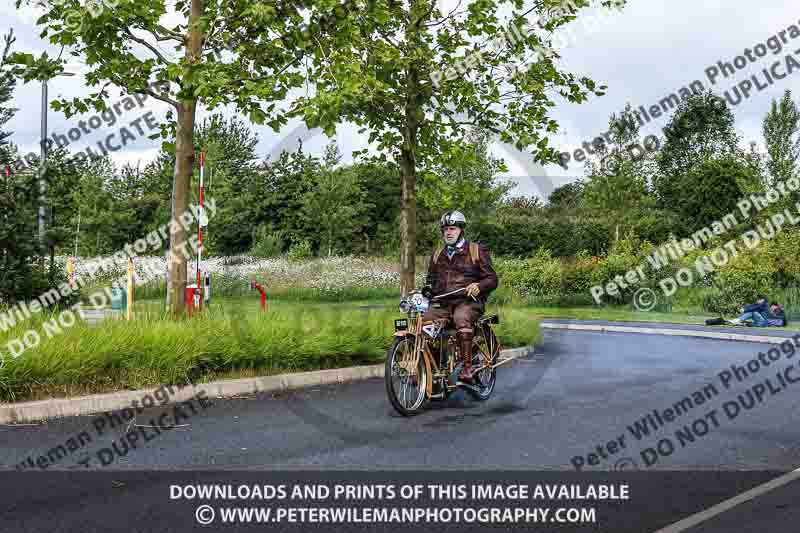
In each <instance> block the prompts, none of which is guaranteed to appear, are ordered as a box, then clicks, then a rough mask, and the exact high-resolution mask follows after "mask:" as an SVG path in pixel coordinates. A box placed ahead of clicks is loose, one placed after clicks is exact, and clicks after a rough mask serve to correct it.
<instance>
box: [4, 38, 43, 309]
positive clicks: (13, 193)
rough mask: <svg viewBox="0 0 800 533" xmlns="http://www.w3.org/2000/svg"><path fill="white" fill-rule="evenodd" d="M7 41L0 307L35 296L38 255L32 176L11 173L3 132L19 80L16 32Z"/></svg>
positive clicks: (12, 156) (12, 151)
mask: <svg viewBox="0 0 800 533" xmlns="http://www.w3.org/2000/svg"><path fill="white" fill-rule="evenodd" d="M4 40H5V46H4V47H3V53H2V56H0V304H3V305H7V304H12V303H14V302H16V301H18V300H25V299H28V298H30V297H31V296H32V294H33V290H34V289H33V285H34V281H33V277H34V273H33V269H32V263H33V261H34V258H35V257H37V256H38V255H39V254H38V240H37V238H36V236H35V235H36V233H35V231H36V229H35V226H34V216H33V213H34V212H35V211H34V207H33V201H32V200H33V196H32V193H33V191H34V190H35V189H34V188H33V187H32V185H33V177H32V176H29V175H25V174H24V173H16V172H12V171H11V162H12V161H14V160H15V159H16V149H15V147H14V146H13V145H11V144H10V143H9V142H8V138H9V137H10V136H11V132H8V131H5V130H3V126H4V125H5V124H6V123H7V122H8V121H9V120H10V119H11V118H12V117H13V116H14V112H15V111H16V110H15V109H14V108H11V107H9V106H8V105H7V104H8V102H9V101H10V100H11V98H12V96H13V92H14V86H15V81H16V80H15V79H14V77H13V75H12V74H11V73H10V70H9V68H8V57H9V51H10V50H11V46H12V45H13V44H14V41H15V40H16V39H15V38H14V32H13V30H11V31H9V32H8V34H7V35H6V36H5V39H4Z"/></svg>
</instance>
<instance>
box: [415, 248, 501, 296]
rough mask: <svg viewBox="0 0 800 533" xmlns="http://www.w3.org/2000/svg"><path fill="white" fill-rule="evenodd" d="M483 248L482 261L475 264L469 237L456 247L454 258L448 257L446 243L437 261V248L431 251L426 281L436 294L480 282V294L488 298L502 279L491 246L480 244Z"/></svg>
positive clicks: (480, 249) (481, 252)
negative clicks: (434, 260) (434, 258)
mask: <svg viewBox="0 0 800 533" xmlns="http://www.w3.org/2000/svg"><path fill="white" fill-rule="evenodd" d="M479 251H480V253H479V256H478V262H477V263H476V264H473V263H472V258H471V257H470V254H469V241H468V240H466V239H465V240H464V245H463V246H462V247H461V248H457V249H456V253H455V255H453V258H452V259H450V258H449V257H447V248H446V247H445V249H444V250H442V252H441V253H440V254H439V257H438V259H437V261H436V263H434V262H433V257H434V255H435V254H436V252H434V253H433V254H431V258H430V262H429V266H428V276H427V279H426V281H425V284H426V285H428V286H430V287H431V288H432V289H433V294H434V296H435V295H438V294H443V293H446V292H449V291H452V290H455V289H460V288H461V287H466V286H467V285H469V284H470V283H477V284H478V286H479V287H480V289H481V292H480V294H479V295H478V296H477V298H478V299H479V300H481V301H482V302H485V301H486V298H487V297H488V296H489V293H491V292H492V291H493V290H495V289H496V288H497V283H498V280H497V273H496V272H495V271H494V268H493V267H492V258H491V256H490V255H489V249H488V248H487V247H486V246H485V245H483V244H480V245H479ZM462 298H466V296H464V295H463V293H459V295H458V299H462Z"/></svg>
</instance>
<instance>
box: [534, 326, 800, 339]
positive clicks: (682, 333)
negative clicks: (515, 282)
mask: <svg viewBox="0 0 800 533" xmlns="http://www.w3.org/2000/svg"><path fill="white" fill-rule="evenodd" d="M540 327H541V328H542V329H572V330H578V331H600V332H603V331H609V332H614V333H646V334H650V335H675V336H679V337H701V338H706V339H720V340H726V341H744V342H763V343H767V344H780V343H782V342H784V341H791V340H792V339H793V337H768V336H766V335H744V334H740V333H722V332H716V331H702V330H696V329H667V328H647V327H634V326H603V325H595V324H562V323H555V322H542V323H541V324H540Z"/></svg>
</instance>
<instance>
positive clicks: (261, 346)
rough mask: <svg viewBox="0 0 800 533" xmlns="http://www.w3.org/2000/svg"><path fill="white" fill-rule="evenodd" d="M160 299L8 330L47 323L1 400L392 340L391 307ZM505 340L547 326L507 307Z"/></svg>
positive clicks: (273, 364)
mask: <svg viewBox="0 0 800 533" xmlns="http://www.w3.org/2000/svg"><path fill="white" fill-rule="evenodd" d="M157 305H158V304H153V306H152V307H151V309H153V310H152V311H149V310H148V311H139V310H138V309H139V308H137V316H136V319H135V320H133V321H130V322H128V321H124V320H105V321H103V322H101V323H100V324H98V325H97V326H96V327H93V328H90V327H89V326H88V325H87V324H86V323H84V322H81V321H78V322H76V323H75V325H74V326H72V327H70V328H65V329H64V332H63V333H62V334H60V335H55V336H53V337H52V338H50V337H48V336H47V335H46V334H44V333H42V330H41V326H42V323H43V322H44V321H46V320H50V319H52V318H54V317H55V315H54V314H50V315H38V316H37V317H35V318H34V319H32V320H29V321H27V322H26V323H24V324H20V325H17V326H16V327H15V328H13V329H12V330H10V331H7V332H5V333H2V334H0V343H2V344H0V346H3V347H4V346H5V344H6V343H7V342H8V341H9V340H11V339H14V338H17V337H20V336H22V335H23V334H24V333H25V331H26V330H28V329H29V328H35V329H37V330H38V331H39V333H40V335H41V337H42V340H41V343H40V344H39V345H38V346H36V347H34V348H30V349H28V350H26V351H25V352H24V353H23V354H22V355H21V356H20V357H18V358H9V359H7V360H6V362H5V365H4V366H3V367H2V368H0V400H2V401H19V400H22V399H27V398H31V397H41V396H42V395H43V394H45V395H48V396H53V395H61V394H70V393H74V391H76V390H82V391H87V392H89V391H91V392H100V391H106V390H119V389H125V388H133V389H137V388H142V387H148V386H157V385H159V384H162V383H164V384H170V383H175V382H177V381H178V380H181V379H184V378H186V377H191V378H192V379H196V380H200V381H202V380H203V378H204V376H217V375H219V374H220V373H224V372H229V371H240V370H251V371H257V372H256V373H262V374H273V373H278V372H290V371H301V370H312V369H320V368H337V367H343V366H351V365H357V364H369V363H377V362H380V361H381V360H382V358H383V355H384V353H385V351H386V349H387V347H388V346H389V344H390V343H391V338H392V334H393V327H392V324H393V322H392V320H393V319H394V318H398V317H399V316H400V315H399V313H398V312H397V311H396V309H395V308H394V307H392V308H378V309H375V308H372V307H368V308H353V307H352V306H349V307H348V306H343V305H332V306H331V305H321V306H308V305H301V304H288V303H285V304H282V305H274V306H272V307H271V308H270V309H269V311H268V312H267V313H258V312H254V310H255V308H254V307H253V305H254V304H253V303H252V302H251V303H248V304H244V305H240V304H238V303H237V302H234V301H232V302H230V303H229V304H228V305H225V306H217V307H214V306H212V307H210V308H209V309H207V310H206V311H204V312H202V313H198V314H196V315H194V316H191V317H187V318H184V319H181V320H171V319H170V318H169V317H168V316H166V315H165V314H163V313H162V312H160V311H159V310H158V307H157ZM497 332H498V337H499V338H500V342H501V343H502V344H503V345H504V346H506V347H511V346H519V345H525V344H528V343H530V342H532V341H533V340H534V339H536V338H537V337H538V335H539V330H538V325H537V324H535V323H533V322H532V321H531V319H530V317H529V316H526V315H525V313H524V312H522V311H519V310H515V309H504V310H502V311H501V324H500V326H499V327H498V329H497Z"/></svg>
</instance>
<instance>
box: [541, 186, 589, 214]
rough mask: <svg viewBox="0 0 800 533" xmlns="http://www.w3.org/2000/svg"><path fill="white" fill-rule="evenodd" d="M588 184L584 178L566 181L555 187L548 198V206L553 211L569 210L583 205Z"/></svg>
mask: <svg viewBox="0 0 800 533" xmlns="http://www.w3.org/2000/svg"><path fill="white" fill-rule="evenodd" d="M585 186H586V184H585V183H584V182H583V181H582V180H578V181H574V182H572V183H565V184H564V185H561V186H559V187H556V188H555V189H553V192H551V193H550V196H549V197H548V198H547V208H548V209H550V210H552V211H558V212H568V211H574V210H575V209H578V208H580V207H581V204H582V203H583V191H584V188H585Z"/></svg>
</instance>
